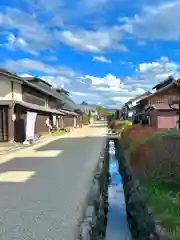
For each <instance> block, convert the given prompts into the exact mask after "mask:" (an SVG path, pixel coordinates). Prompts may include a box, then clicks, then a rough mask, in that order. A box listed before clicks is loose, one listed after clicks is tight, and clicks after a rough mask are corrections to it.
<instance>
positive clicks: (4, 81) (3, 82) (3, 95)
mask: <svg viewBox="0 0 180 240" xmlns="http://www.w3.org/2000/svg"><path fill="white" fill-rule="evenodd" d="M0 100H13V95H12V89H11V81H10V78H9V77H5V76H2V75H0ZM14 100H18V101H21V100H22V91H21V85H20V84H19V83H14Z"/></svg>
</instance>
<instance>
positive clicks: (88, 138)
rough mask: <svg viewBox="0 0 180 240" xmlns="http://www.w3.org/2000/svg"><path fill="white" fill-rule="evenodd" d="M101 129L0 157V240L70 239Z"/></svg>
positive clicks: (78, 132) (99, 144)
mask: <svg viewBox="0 0 180 240" xmlns="http://www.w3.org/2000/svg"><path fill="white" fill-rule="evenodd" d="M105 132H106V128H105V127H104V126H103V125H102V124H101V125H98V124H97V123H96V124H95V125H94V126H89V127H84V128H82V129H76V130H74V131H73V132H72V133H70V134H68V135H66V136H65V138H62V139H59V140H56V141H53V142H51V143H49V144H47V145H44V146H41V147H36V149H35V150H33V149H30V150H28V149H26V150H25V151H21V152H19V153H14V157H13V158H11V157H7V158H2V157H1V158H0V192H1V198H0V239H1V240H73V239H74V232H75V226H76V223H77V220H78V219H79V217H80V216H81V209H82V204H83V202H84V199H85V196H86V194H87V192H88V189H89V187H90V180H91V178H92V172H93V170H94V169H95V166H96V164H97V161H98V157H99V154H100V151H101V149H102V147H103V142H104V141H105V137H104V134H105Z"/></svg>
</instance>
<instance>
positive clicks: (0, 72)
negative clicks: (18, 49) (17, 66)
mask: <svg viewBox="0 0 180 240" xmlns="http://www.w3.org/2000/svg"><path fill="white" fill-rule="evenodd" d="M0 74H2V75H4V76H7V77H11V78H13V79H16V80H19V81H22V78H21V77H20V76H18V75H17V74H16V73H12V72H10V71H8V70H6V69H5V68H0Z"/></svg>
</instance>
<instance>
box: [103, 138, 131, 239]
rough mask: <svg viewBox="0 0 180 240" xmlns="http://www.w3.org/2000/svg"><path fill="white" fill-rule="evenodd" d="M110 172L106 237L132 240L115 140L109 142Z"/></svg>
mask: <svg viewBox="0 0 180 240" xmlns="http://www.w3.org/2000/svg"><path fill="white" fill-rule="evenodd" d="M109 174H110V179H109V180H110V181H109V187H108V201H109V211H108V223H107V229H106V238H105V239H106V240H119V239H121V240H131V234H130V231H129V227H128V223H127V219H126V206H125V198H124V191H123V183H122V178H121V175H120V174H119V166H118V161H117V159H116V157H115V146H114V142H113V141H110V142H109Z"/></svg>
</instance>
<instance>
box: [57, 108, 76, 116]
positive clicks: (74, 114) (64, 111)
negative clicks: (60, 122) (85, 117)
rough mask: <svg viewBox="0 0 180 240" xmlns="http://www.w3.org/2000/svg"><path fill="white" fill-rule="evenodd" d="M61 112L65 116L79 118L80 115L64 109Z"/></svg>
mask: <svg viewBox="0 0 180 240" xmlns="http://www.w3.org/2000/svg"><path fill="white" fill-rule="evenodd" d="M61 111H62V112H63V113H64V115H66V114H67V115H73V116H79V114H77V113H75V112H73V111H68V110H64V109H61Z"/></svg>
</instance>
